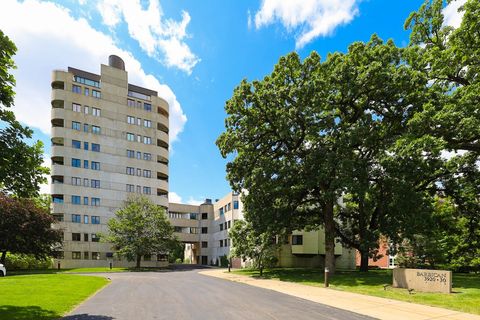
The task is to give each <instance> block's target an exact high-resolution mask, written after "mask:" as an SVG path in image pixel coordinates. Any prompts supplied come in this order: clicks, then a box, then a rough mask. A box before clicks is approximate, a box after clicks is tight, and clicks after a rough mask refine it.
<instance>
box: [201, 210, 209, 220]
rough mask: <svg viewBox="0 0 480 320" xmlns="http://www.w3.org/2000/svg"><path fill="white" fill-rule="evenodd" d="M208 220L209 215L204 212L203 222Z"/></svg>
mask: <svg viewBox="0 0 480 320" xmlns="http://www.w3.org/2000/svg"><path fill="white" fill-rule="evenodd" d="M207 219H208V213H207V212H204V213H202V220H207Z"/></svg>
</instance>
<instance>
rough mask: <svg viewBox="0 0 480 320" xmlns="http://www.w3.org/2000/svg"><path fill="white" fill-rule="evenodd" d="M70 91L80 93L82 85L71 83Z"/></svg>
mask: <svg viewBox="0 0 480 320" xmlns="http://www.w3.org/2000/svg"><path fill="white" fill-rule="evenodd" d="M72 92H74V93H82V87H80V86H77V85H75V84H72Z"/></svg>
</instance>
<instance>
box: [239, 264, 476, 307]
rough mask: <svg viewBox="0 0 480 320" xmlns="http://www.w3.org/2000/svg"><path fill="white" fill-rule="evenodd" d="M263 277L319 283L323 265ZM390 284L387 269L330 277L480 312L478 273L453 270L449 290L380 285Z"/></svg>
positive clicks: (336, 282) (335, 283)
mask: <svg viewBox="0 0 480 320" xmlns="http://www.w3.org/2000/svg"><path fill="white" fill-rule="evenodd" d="M234 272H235V273H238V274H243V275H248V276H253V277H259V275H260V273H259V272H258V271H256V270H246V269H243V270H235V271H234ZM264 278H267V279H276V280H280V281H289V282H297V283H302V284H305V285H309V286H318V287H323V285H324V284H323V281H324V278H323V269H322V270H321V269H300V268H298V269H297V268H291V269H290V268H285V269H270V270H266V271H264ZM391 284H392V271H391V270H370V271H369V272H367V273H361V272H358V271H338V272H337V273H336V274H335V276H334V277H331V278H330V288H332V289H336V290H342V291H349V292H355V293H360V294H366V295H371V296H376V297H382V298H389V299H395V300H402V301H407V302H413V303H419V304H425V305H429V306H435V307H441V308H447V309H451V310H457V311H462V312H467V313H474V314H480V275H474V274H453V289H452V290H453V293H451V294H443V293H425V292H413V294H410V293H409V292H408V290H406V289H398V288H392V287H391V286H389V287H387V289H386V290H385V289H384V285H391Z"/></svg>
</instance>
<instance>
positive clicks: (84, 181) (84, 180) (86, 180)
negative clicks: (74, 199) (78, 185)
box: [83, 178, 90, 187]
mask: <svg viewBox="0 0 480 320" xmlns="http://www.w3.org/2000/svg"><path fill="white" fill-rule="evenodd" d="M88 182H89V181H88V178H83V186H84V187H88V186H90V183H88Z"/></svg>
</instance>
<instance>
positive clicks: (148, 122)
mask: <svg viewBox="0 0 480 320" xmlns="http://www.w3.org/2000/svg"><path fill="white" fill-rule="evenodd" d="M143 126H144V127H146V128H151V127H152V121H150V120H143Z"/></svg>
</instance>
